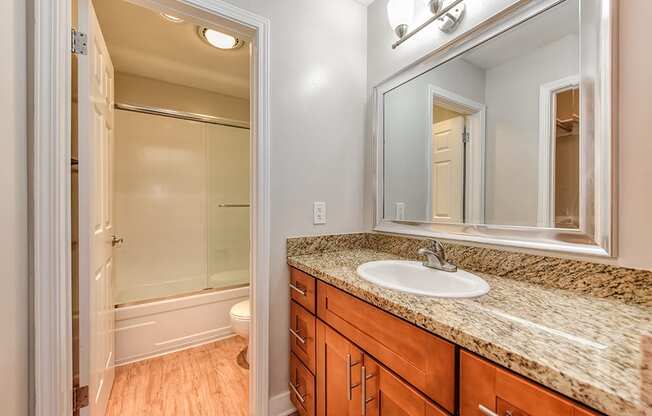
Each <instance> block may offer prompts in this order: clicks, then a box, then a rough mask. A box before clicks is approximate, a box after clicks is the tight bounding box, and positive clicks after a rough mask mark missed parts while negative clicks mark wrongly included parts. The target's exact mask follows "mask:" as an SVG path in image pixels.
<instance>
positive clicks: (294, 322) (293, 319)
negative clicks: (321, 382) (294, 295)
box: [290, 301, 316, 374]
mask: <svg viewBox="0 0 652 416" xmlns="http://www.w3.org/2000/svg"><path fill="white" fill-rule="evenodd" d="M315 321H316V319H315V315H313V314H311V313H310V312H308V311H307V310H305V309H304V308H303V307H301V306H300V305H299V304H298V303H296V302H294V301H290V349H291V350H292V352H293V353H294V354H295V355H296V356H297V357H298V358H299V359H300V360H301V362H302V363H303V364H304V365H305V366H306V367H308V370H310V372H311V373H313V374H315V355H316V354H315Z"/></svg>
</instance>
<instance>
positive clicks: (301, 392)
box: [290, 353, 316, 416]
mask: <svg viewBox="0 0 652 416" xmlns="http://www.w3.org/2000/svg"><path fill="white" fill-rule="evenodd" d="M290 400H291V401H292V403H293V404H294V407H296V409H297V412H299V415H300V416H313V415H314V414H315V402H316V401H315V376H313V375H312V373H311V372H310V371H308V369H307V368H306V366H305V365H303V363H302V362H301V361H299V359H298V358H297V357H296V356H295V355H294V354H292V353H290Z"/></svg>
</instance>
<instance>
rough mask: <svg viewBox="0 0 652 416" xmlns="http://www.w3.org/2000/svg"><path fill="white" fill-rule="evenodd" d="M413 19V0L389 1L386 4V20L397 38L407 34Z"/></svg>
mask: <svg viewBox="0 0 652 416" xmlns="http://www.w3.org/2000/svg"><path fill="white" fill-rule="evenodd" d="M413 18H414V0H389V1H388V2H387V19H388V20H389V25H390V26H391V27H392V30H394V33H396V36H398V37H399V38H402V37H403V36H405V34H406V33H407V32H408V28H409V27H410V25H411V24H412V19H413Z"/></svg>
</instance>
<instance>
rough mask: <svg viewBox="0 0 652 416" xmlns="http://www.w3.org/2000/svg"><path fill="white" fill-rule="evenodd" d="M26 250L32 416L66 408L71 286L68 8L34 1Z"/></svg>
mask: <svg viewBox="0 0 652 416" xmlns="http://www.w3.org/2000/svg"><path fill="white" fill-rule="evenodd" d="M33 13H34V15H33V20H28V21H33V22H34V25H33V26H30V25H28V32H30V31H33V38H32V39H33V50H32V53H33V61H32V62H33V63H32V66H31V68H30V70H31V71H32V76H33V78H32V79H31V84H32V88H33V104H32V106H33V107H32V111H33V119H32V122H33V127H32V133H31V137H30V141H31V143H30V144H31V155H30V156H31V159H30V173H29V175H30V176H29V178H30V187H31V189H30V203H31V204H30V246H31V247H30V249H31V250H30V251H31V261H32V263H31V272H32V274H33V295H34V298H33V300H32V305H33V316H32V318H33V325H34V326H33V331H34V332H33V336H32V342H31V344H32V348H33V350H32V351H33V357H32V368H33V380H34V387H33V396H32V398H31V403H30V407H31V408H32V409H33V412H34V414H36V415H38V416H40V415H53V414H56V415H69V414H71V409H72V365H71V363H72V302H71V299H72V294H71V284H72V282H71V280H70V272H71V268H70V264H71V263H70V257H71V256H70V244H71V236H70V198H69V195H70V168H69V166H70V146H69V143H70V140H69V138H70V131H71V130H70V107H71V88H70V73H71V64H70V20H71V17H72V16H71V8H70V1H54V2H53V1H51V0H35V1H34V9H33Z"/></svg>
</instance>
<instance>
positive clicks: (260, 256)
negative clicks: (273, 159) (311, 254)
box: [28, 0, 270, 416]
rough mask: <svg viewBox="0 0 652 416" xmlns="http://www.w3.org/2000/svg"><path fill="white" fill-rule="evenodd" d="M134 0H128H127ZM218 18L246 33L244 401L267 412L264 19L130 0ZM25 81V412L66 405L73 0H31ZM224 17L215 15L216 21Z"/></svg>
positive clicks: (201, 0)
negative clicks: (28, 283) (248, 367)
mask: <svg viewBox="0 0 652 416" xmlns="http://www.w3.org/2000/svg"><path fill="white" fill-rule="evenodd" d="M128 1H131V2H135V1H133V0H128ZM136 1H137V2H138V3H140V4H147V5H149V6H150V7H152V6H154V7H160V8H161V9H164V10H168V11H179V12H181V13H183V14H190V15H192V16H197V17H199V18H201V19H202V20H203V21H206V22H207V23H209V24H210V23H211V19H218V20H219V19H226V20H228V21H230V22H233V23H235V24H238V25H240V26H242V27H244V28H246V30H248V31H249V33H243V34H244V35H247V37H249V38H250V39H251V58H252V59H251V93H250V94H251V100H250V108H251V169H252V172H251V174H252V176H251V178H252V180H251V185H250V192H251V220H250V221H251V253H252V255H251V268H250V270H251V292H250V293H251V297H252V302H251V303H252V323H251V337H250V350H251V357H252V371H251V372H250V374H249V388H250V390H249V409H250V412H251V413H252V414H255V415H256V416H267V415H268V413H269V388H268V386H269V371H268V368H269V362H268V361H269V358H268V357H269V354H268V350H269V280H270V254H269V253H270V182H269V178H270V174H269V173H270V78H269V73H270V21H269V19H267V18H265V17H262V16H259V15H257V14H254V13H251V12H249V11H247V10H245V9H242V8H239V7H237V6H234V5H232V4H230V3H228V2H226V1H224V0H136ZM31 14H32V17H33V20H32V22H33V23H32V26H31V27H30V28H29V29H28V34H29V36H30V40H29V44H30V59H29V77H30V78H29V85H30V90H29V91H28V95H29V97H30V100H31V102H30V114H29V116H30V117H31V119H30V121H29V122H28V125H29V130H30V143H29V158H30V160H29V162H30V163H29V180H30V190H29V198H30V200H29V201H30V205H29V210H30V230H29V232H30V237H29V242H30V247H29V249H30V256H31V261H30V274H31V276H32V279H33V280H32V290H31V291H32V297H31V302H32V304H31V308H30V309H31V315H32V316H31V325H32V326H31V329H30V337H31V342H30V344H31V351H30V353H31V354H30V355H31V368H32V372H31V374H30V376H31V377H30V378H31V384H32V386H31V388H30V393H31V399H30V407H31V410H32V411H31V412H30V413H31V414H33V415H36V416H46V415H52V414H57V415H67V414H71V413H72V395H73V391H72V365H73V358H72V311H71V300H72V284H71V244H70V243H71V235H70V224H71V212H70V196H71V187H70V140H71V128H72V125H71V119H70V118H71V85H72V81H71V59H70V56H71V55H70V53H71V52H70V44H71V36H70V31H71V20H72V0H58V1H51V0H34V3H33V6H32V10H31ZM223 23H224V22H222V24H223Z"/></svg>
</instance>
